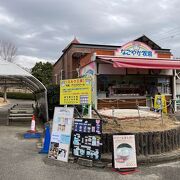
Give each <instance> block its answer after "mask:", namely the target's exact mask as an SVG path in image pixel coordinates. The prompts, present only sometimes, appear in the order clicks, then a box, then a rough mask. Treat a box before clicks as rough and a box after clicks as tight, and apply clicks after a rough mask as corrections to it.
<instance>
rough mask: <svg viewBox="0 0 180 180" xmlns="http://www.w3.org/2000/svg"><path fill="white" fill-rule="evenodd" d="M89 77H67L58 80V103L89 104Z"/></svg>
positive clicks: (90, 85)
mask: <svg viewBox="0 0 180 180" xmlns="http://www.w3.org/2000/svg"><path fill="white" fill-rule="evenodd" d="M91 81H92V80H91V78H78V79H67V80H61V81H60V104H61V105H80V104H91V94H92V90H91V88H92V82H91Z"/></svg>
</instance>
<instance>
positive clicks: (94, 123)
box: [72, 118, 102, 160]
mask: <svg viewBox="0 0 180 180" xmlns="http://www.w3.org/2000/svg"><path fill="white" fill-rule="evenodd" d="M101 134H102V121H101V120H99V119H84V118H81V119H75V121H74V134H73V148H72V154H73V155H74V156H77V157H82V158H87V159H92V160H100V158H101V145H102V143H101Z"/></svg>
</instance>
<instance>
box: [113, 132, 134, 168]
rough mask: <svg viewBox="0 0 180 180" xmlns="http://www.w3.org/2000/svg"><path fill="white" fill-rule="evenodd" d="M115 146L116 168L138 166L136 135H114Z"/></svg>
mask: <svg viewBox="0 0 180 180" xmlns="http://www.w3.org/2000/svg"><path fill="white" fill-rule="evenodd" d="M113 146H114V147H113V148H114V167H115V168H135V167H137V160H136V148H135V136H134V135H114V136H113Z"/></svg>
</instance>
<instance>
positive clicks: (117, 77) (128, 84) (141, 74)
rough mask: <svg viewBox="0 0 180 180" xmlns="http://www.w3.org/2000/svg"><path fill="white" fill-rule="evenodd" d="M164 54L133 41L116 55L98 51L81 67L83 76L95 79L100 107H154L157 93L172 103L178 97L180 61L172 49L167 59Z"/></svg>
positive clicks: (96, 97)
mask: <svg viewBox="0 0 180 180" xmlns="http://www.w3.org/2000/svg"><path fill="white" fill-rule="evenodd" d="M160 53H161V56H160V54H158V52H156V51H154V50H152V49H151V48H150V47H149V46H147V45H146V44H144V43H142V42H137V41H133V42H129V43H127V44H125V45H124V46H122V47H121V48H120V49H117V50H116V51H115V52H114V56H107V55H96V54H94V55H93V56H92V58H91V62H89V64H87V65H86V66H84V67H81V76H84V75H86V76H91V77H93V79H94V92H93V94H94V98H93V103H94V105H95V106H96V107H97V108H98V109H101V108H128V109H129V108H137V105H143V106H152V105H153V98H154V96H155V95H156V94H163V95H165V97H166V100H167V101H168V102H169V101H170V99H174V98H175V96H176V94H175V89H176V87H175V84H176V83H175V74H174V70H175V69H180V62H179V61H175V60H173V59H172V56H171V53H170V52H169V53H167V54H166V53H164V55H163V58H161V57H162V53H163V52H162V51H161V52H160ZM92 64H93V65H92ZM92 67H93V68H92Z"/></svg>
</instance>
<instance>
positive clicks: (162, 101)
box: [154, 95, 167, 114]
mask: <svg viewBox="0 0 180 180" xmlns="http://www.w3.org/2000/svg"><path fill="white" fill-rule="evenodd" d="M154 108H155V109H157V110H161V109H162V112H164V113H166V114H167V103H166V97H165V95H155V100H154Z"/></svg>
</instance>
